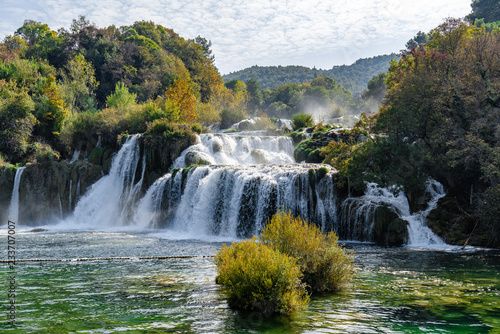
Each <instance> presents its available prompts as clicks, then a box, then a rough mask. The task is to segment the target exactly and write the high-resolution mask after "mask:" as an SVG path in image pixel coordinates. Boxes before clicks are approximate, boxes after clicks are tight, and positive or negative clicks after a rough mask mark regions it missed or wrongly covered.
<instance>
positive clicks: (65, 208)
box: [19, 161, 103, 225]
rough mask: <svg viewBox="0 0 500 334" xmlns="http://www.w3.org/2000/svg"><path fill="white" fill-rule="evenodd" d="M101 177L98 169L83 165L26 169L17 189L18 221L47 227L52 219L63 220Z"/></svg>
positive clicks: (46, 164)
mask: <svg viewBox="0 0 500 334" xmlns="http://www.w3.org/2000/svg"><path fill="white" fill-rule="evenodd" d="M102 175H103V174H102V169H101V168H100V167H99V166H97V165H94V164H90V163H88V162H85V161H77V162H75V163H73V164H68V163H67V162H65V161H62V162H53V163H43V164H31V165H28V166H27V167H26V169H25V170H24V172H23V175H22V178H21V183H20V188H19V201H20V205H19V207H20V210H19V221H20V222H21V223H22V224H24V225H30V224H37V223H40V222H41V221H45V222H49V223H50V222H51V220H53V219H54V218H62V217H64V216H65V215H67V214H68V213H69V212H71V211H72V209H73V207H74V205H75V203H76V202H77V201H78V196H80V195H82V194H84V193H85V190H86V189H87V188H88V187H90V186H91V185H92V184H93V183H95V182H96V181H97V180H98V179H100V178H101V177H102ZM78 184H80V187H79V188H80V189H79V190H80V192H79V193H78V192H77V188H78ZM70 190H71V195H70ZM70 196H71V207H70V201H69V198H70Z"/></svg>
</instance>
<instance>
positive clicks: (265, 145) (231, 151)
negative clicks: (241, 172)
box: [173, 134, 295, 168]
mask: <svg viewBox="0 0 500 334" xmlns="http://www.w3.org/2000/svg"><path fill="white" fill-rule="evenodd" d="M293 149H294V147H293V142H292V140H291V138H289V137H279V136H276V137H271V136H262V137H261V136H241V135H236V136H232V135H223V134H202V135H200V136H198V137H197V144H196V145H193V146H191V147H189V148H188V149H187V150H185V151H184V152H182V154H181V155H180V156H179V157H178V158H177V159H176V160H175V162H174V164H173V167H174V168H185V167H188V166H190V165H191V164H193V163H196V162H195V161H194V160H195V159H196V158H198V159H202V160H204V161H205V162H206V163H208V164H211V165H242V164H245V165H247V164H290V163H294V162H295V160H294V158H293Z"/></svg>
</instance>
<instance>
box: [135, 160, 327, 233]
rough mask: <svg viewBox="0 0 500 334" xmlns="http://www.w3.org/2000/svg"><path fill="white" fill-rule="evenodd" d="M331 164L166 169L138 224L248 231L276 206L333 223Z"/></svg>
mask: <svg viewBox="0 0 500 334" xmlns="http://www.w3.org/2000/svg"><path fill="white" fill-rule="evenodd" d="M334 189H335V188H334V185H333V170H332V169H330V168H329V167H328V166H324V165H306V164H303V165H299V164H295V165H266V166H203V167H195V168H191V169H190V170H189V172H186V171H185V170H184V172H177V173H174V174H167V175H166V176H164V177H163V178H161V179H159V180H158V181H156V182H155V184H154V185H153V186H152V187H151V188H150V189H149V191H148V192H147V194H146V195H145V196H144V198H143V199H142V200H141V203H140V204H139V208H138V210H137V214H136V217H135V219H136V224H137V225H139V226H143V227H144V226H150V227H167V228H170V229H172V230H174V231H177V232H180V233H184V234H187V235H190V236H207V235H217V236H226V237H232V238H234V237H237V238H240V237H249V236H251V235H252V234H257V233H259V232H260V229H261V227H262V224H263V223H265V221H266V220H267V219H268V218H269V217H270V216H271V215H272V214H274V213H275V212H276V211H277V210H278V209H280V208H285V209H289V210H291V211H292V213H293V214H295V215H300V216H301V217H303V218H305V219H308V220H310V221H313V222H315V223H316V224H318V225H320V226H322V227H323V228H324V229H327V230H330V229H332V228H335V224H336V221H337V219H336V213H337V210H336V209H337V208H336V206H337V204H336V195H335V190H334Z"/></svg>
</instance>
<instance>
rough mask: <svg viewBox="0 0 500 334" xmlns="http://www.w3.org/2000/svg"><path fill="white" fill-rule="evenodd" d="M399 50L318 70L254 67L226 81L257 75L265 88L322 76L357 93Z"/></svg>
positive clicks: (293, 67) (361, 90)
mask: <svg viewBox="0 0 500 334" xmlns="http://www.w3.org/2000/svg"><path fill="white" fill-rule="evenodd" d="M397 58H398V56H397V55H396V54H395V53H392V54H389V55H383V56H375V57H372V58H365V59H358V60H356V61H355V62H354V63H353V64H351V65H336V66H333V67H332V68H331V69H316V67H314V68H312V69H311V68H309V67H305V66H257V65H255V66H252V67H249V68H246V69H243V70H240V71H236V72H232V73H229V74H226V75H224V76H223V77H222V78H223V79H224V81H226V82H227V81H230V80H234V79H237V80H240V81H246V80H248V79H250V78H254V79H256V80H257V81H259V83H260V86H261V87H262V88H264V89H265V88H267V89H270V90H272V89H273V88H277V87H279V86H281V85H284V84H290V83H295V84H298V85H300V84H303V83H305V82H310V81H312V80H313V79H315V78H318V77H326V78H331V79H333V80H335V82H336V83H337V84H339V85H340V86H342V87H344V88H346V89H348V90H350V91H351V93H352V94H354V95H357V94H360V93H362V92H363V91H364V90H365V89H366V85H367V84H368V82H369V81H370V80H371V79H372V78H373V76H375V75H378V74H380V73H385V72H386V71H387V69H388V68H389V61H390V60H391V59H397Z"/></svg>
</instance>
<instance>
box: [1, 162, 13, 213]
mask: <svg viewBox="0 0 500 334" xmlns="http://www.w3.org/2000/svg"><path fill="white" fill-rule="evenodd" d="M15 175H16V169H15V168H14V166H12V165H5V166H2V167H0V219H1V221H2V222H7V218H8V217H7V215H8V213H9V206H10V198H11V196H12V188H13V187H14V178H15Z"/></svg>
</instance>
